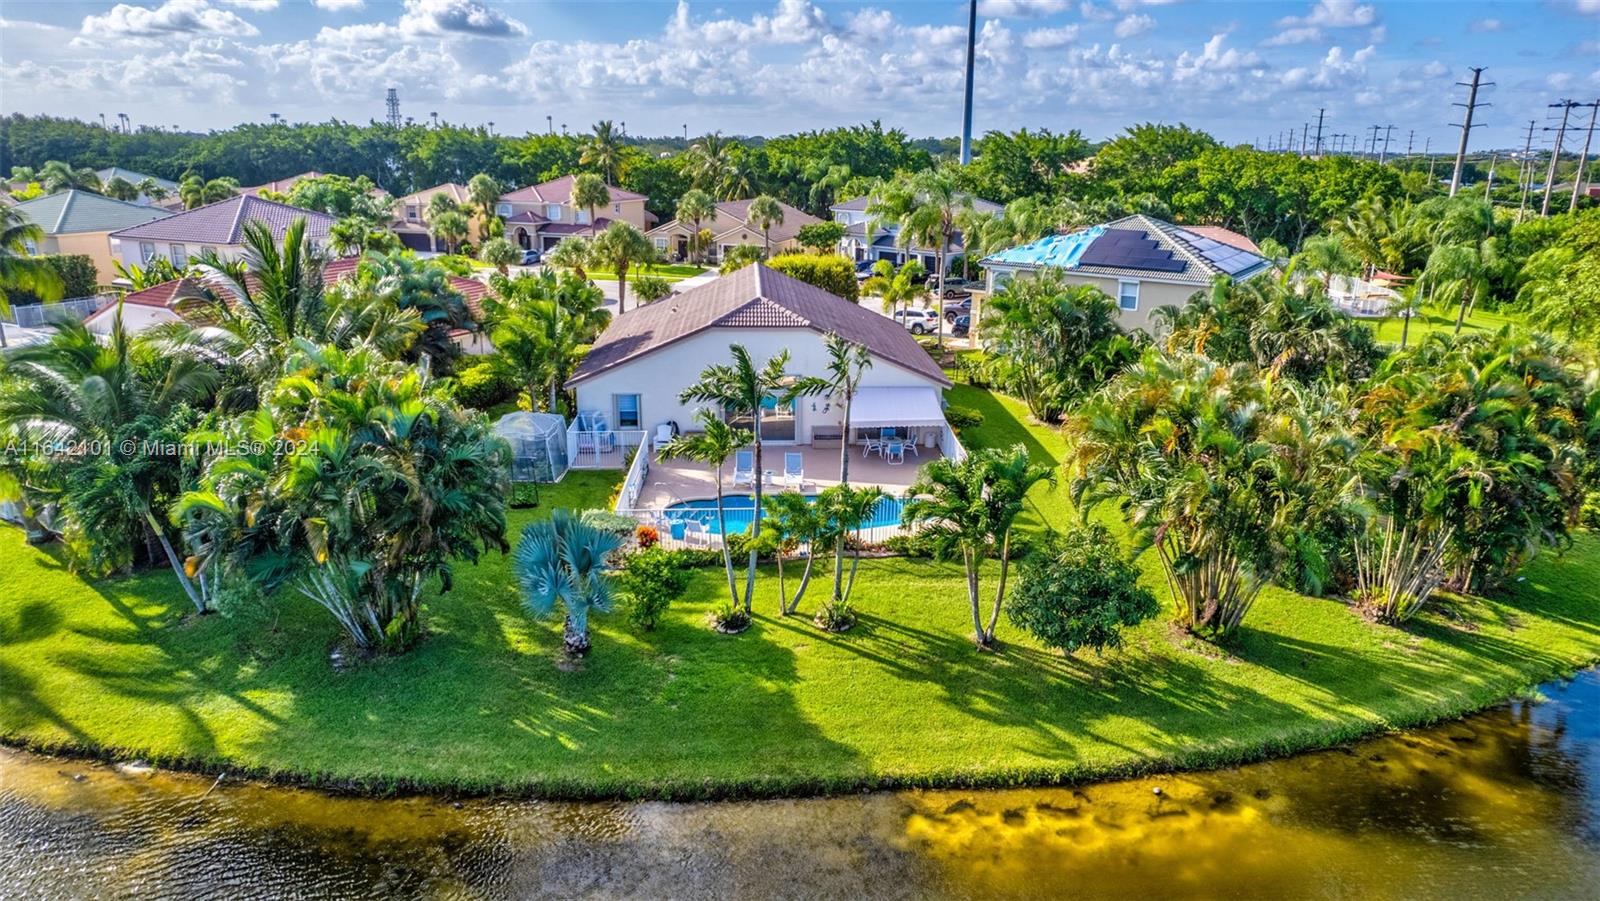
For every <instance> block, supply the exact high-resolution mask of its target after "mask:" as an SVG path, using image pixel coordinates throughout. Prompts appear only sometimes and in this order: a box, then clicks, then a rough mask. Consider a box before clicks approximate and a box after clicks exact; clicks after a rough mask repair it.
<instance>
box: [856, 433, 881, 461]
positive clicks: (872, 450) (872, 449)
mask: <svg viewBox="0 0 1600 901" xmlns="http://www.w3.org/2000/svg"><path fill="white" fill-rule="evenodd" d="M868 454H877V455H879V456H882V455H883V439H882V438H868V439H866V440H865V441H863V442H861V456H862V457H865V456H867V455H868Z"/></svg>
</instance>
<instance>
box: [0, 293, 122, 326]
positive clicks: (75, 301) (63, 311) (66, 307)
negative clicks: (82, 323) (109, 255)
mask: <svg viewBox="0 0 1600 901" xmlns="http://www.w3.org/2000/svg"><path fill="white" fill-rule="evenodd" d="M112 299H113V298H112V296H111V295H109V294H103V295H99V296H96V297H73V298H70V299H67V300H58V301H55V302H54V303H30V304H21V305H16V306H13V307H12V308H11V315H10V316H5V317H0V318H4V319H5V321H6V322H9V323H11V324H12V325H15V326H17V327H18V328H38V327H40V326H42V325H44V324H45V323H47V322H49V321H50V317H51V316H62V315H65V316H71V317H73V318H74V319H87V318H88V317H89V314H90V313H93V312H94V311H95V310H98V309H100V308H101V307H103V306H105V305H106V304H107V303H110V302H111V300H112Z"/></svg>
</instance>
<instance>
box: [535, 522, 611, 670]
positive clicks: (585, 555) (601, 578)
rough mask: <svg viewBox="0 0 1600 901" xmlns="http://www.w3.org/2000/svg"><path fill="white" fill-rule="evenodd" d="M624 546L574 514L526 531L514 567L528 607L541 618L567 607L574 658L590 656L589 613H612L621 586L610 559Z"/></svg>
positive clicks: (567, 637)
mask: <svg viewBox="0 0 1600 901" xmlns="http://www.w3.org/2000/svg"><path fill="white" fill-rule="evenodd" d="M621 545H622V539H621V538H619V537H618V536H616V535H614V534H612V533H611V532H607V531H605V530H603V529H600V528H597V527H595V526H593V525H590V524H589V523H586V522H583V521H582V520H581V519H579V518H578V517H575V516H573V515H572V513H571V511H568V510H554V511H552V512H551V514H550V518H549V519H547V520H544V521H543V522H536V523H532V524H530V525H529V526H528V527H527V528H525V529H523V530H522V540H521V541H520V542H518V544H517V549H516V552H515V553H514V555H513V557H512V566H513V567H514V568H515V570H516V573H517V581H518V582H519V583H520V584H521V585H522V597H523V603H524V605H526V606H527V608H528V610H529V611H531V612H532V613H533V614H534V615H535V616H549V615H550V613H551V612H553V611H554V610H555V607H556V604H557V603H559V604H560V605H561V607H562V610H563V612H564V613H565V616H566V621H565V625H564V626H563V628H562V646H563V647H564V648H565V650H566V653H567V656H569V657H582V656H584V655H585V654H588V653H589V615H590V614H591V613H595V612H598V613H609V612H611V607H612V604H613V603H614V601H615V599H616V592H617V587H616V576H615V575H613V574H612V573H611V571H610V569H611V567H610V564H609V562H608V561H607V558H608V557H609V556H610V555H611V554H612V553H614V552H615V551H616V550H617V548H619V547H621Z"/></svg>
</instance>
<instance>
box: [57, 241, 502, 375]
mask: <svg viewBox="0 0 1600 901" xmlns="http://www.w3.org/2000/svg"><path fill="white" fill-rule="evenodd" d="M360 262H361V260H360V259H359V258H357V257H345V258H343V259H338V260H333V261H331V262H329V263H328V264H326V265H325V266H323V268H322V284H323V287H324V288H332V287H333V286H334V285H337V284H338V283H339V282H341V281H343V280H344V279H346V278H348V277H349V276H350V275H351V273H353V272H355V269H356V266H357V265H359V264H360ZM246 278H247V279H250V278H251V277H250V276H246ZM450 286H451V287H453V288H455V289H456V291H458V292H460V294H461V296H462V299H463V300H464V301H465V302H466V306H467V313H468V315H470V316H471V317H472V320H473V321H472V324H471V325H470V326H469V327H466V328H458V329H456V330H454V331H452V332H451V333H450V338H451V340H453V341H454V342H455V344H456V346H457V347H459V348H461V351H462V353H466V354H487V353H492V352H493V350H494V347H493V345H491V344H490V343H489V339H488V336H487V335H485V334H484V333H483V330H482V328H481V327H479V325H478V323H481V322H483V300H484V298H485V297H487V296H488V295H489V286H488V285H486V284H484V283H483V282H480V281H478V280H476V279H470V278H462V277H461V276H456V275H452V276H450ZM211 297H212V295H211V294H210V293H208V292H207V291H206V289H205V287H204V285H202V284H201V282H200V280H199V279H196V278H192V277H184V278H178V279H173V280H172V281H169V282H162V283H161V284H159V285H155V286H153V287H150V288H146V289H144V290H143V291H130V292H128V293H127V294H126V295H124V296H123V298H122V324H123V328H124V329H125V330H127V331H128V332H129V333H130V334H135V333H138V332H142V331H144V330H145V329H148V328H151V327H152V326H156V325H161V324H162V323H167V322H184V321H188V322H192V323H198V322H200V321H203V318H204V311H205V310H206V308H207V307H208V306H209V304H210V302H211V301H210V298H211ZM116 310H117V303H116V301H112V302H111V303H108V304H106V305H105V306H103V307H101V308H100V309H98V310H96V311H95V312H93V313H92V314H90V315H89V317H88V318H87V319H86V320H85V323H86V324H87V325H88V326H89V330H90V331H93V332H95V333H97V334H101V335H105V334H109V333H110V332H111V323H112V320H113V319H114V318H115V316H116Z"/></svg>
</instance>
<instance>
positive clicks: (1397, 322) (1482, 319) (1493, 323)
mask: <svg viewBox="0 0 1600 901" xmlns="http://www.w3.org/2000/svg"><path fill="white" fill-rule="evenodd" d="M1372 322H1373V324H1374V325H1375V326H1376V332H1377V336H1378V340H1379V341H1381V342H1383V343H1385V344H1399V343H1400V332H1401V330H1402V328H1403V327H1404V325H1405V323H1404V321H1403V320H1401V319H1400V317H1398V316H1390V317H1387V318H1385V319H1380V320H1372ZM1518 322H1521V319H1520V318H1519V317H1518V316H1517V314H1516V313H1512V312H1501V311H1496V310H1473V311H1472V314H1471V315H1470V316H1468V317H1467V318H1466V321H1465V322H1463V323H1462V324H1461V330H1462V331H1463V332H1469V331H1471V332H1483V331H1486V332H1497V331H1499V330H1500V329H1501V328H1502V327H1504V326H1506V325H1510V324H1513V323H1518ZM1455 327H1456V314H1455V311H1453V310H1449V311H1446V310H1427V311H1424V313H1423V314H1422V315H1421V316H1418V317H1415V318H1413V319H1412V321H1411V331H1410V334H1408V335H1407V336H1406V342H1407V343H1408V344H1415V343H1416V342H1417V340H1418V339H1420V338H1422V337H1423V336H1424V335H1428V334H1431V333H1433V332H1445V333H1449V332H1453V331H1455Z"/></svg>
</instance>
